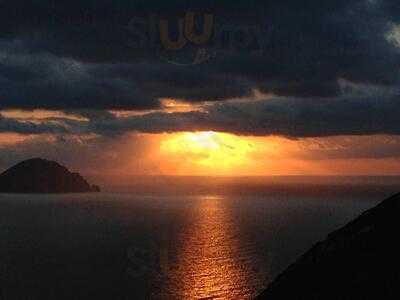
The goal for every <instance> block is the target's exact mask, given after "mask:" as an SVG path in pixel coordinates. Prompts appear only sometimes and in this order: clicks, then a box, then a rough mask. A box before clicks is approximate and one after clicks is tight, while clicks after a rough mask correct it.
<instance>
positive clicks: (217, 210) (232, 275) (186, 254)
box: [167, 196, 260, 299]
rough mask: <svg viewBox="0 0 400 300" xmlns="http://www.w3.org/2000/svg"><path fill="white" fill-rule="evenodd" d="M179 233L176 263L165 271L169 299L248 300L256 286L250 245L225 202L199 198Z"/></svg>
mask: <svg viewBox="0 0 400 300" xmlns="http://www.w3.org/2000/svg"><path fill="white" fill-rule="evenodd" d="M196 203H197V204H196V205H195V206H194V207H193V210H192V211H191V215H190V216H188V219H190V220H191V223H190V225H189V226H187V227H185V228H183V229H182V232H181V233H180V236H179V240H180V244H179V249H178V256H177V259H176V263H175V264H174V265H173V266H170V268H169V271H168V272H169V274H168V276H167V277H168V279H167V281H168V283H167V289H168V294H169V297H168V298H171V299H203V298H206V299H251V298H252V297H254V295H252V292H254V290H257V289H255V288H254V286H255V285H258V284H260V282H259V281H258V280H257V276H255V274H254V270H253V267H254V261H252V260H251V257H252V255H251V253H252V248H251V245H246V243H245V242H244V241H243V240H240V232H239V229H238V226H237V224H236V222H235V220H234V217H233V216H232V214H230V211H229V209H228V208H227V201H225V199H223V198H221V197H215V196H208V197H202V198H199V199H198V201H196Z"/></svg>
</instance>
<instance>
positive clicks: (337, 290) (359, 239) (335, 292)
mask: <svg viewBox="0 0 400 300" xmlns="http://www.w3.org/2000/svg"><path fill="white" fill-rule="evenodd" d="M399 232H400V194H397V195H395V196H393V197H391V198H389V199H387V200H385V201H383V202H382V203H380V204H379V205H378V206H376V207H374V208H372V209H370V210H368V211H366V212H365V213H364V214H362V215H361V216H360V217H358V218H357V219H355V220H354V221H352V222H350V223H349V224H347V225H346V226H344V227H343V228H341V229H339V230H337V231H335V232H333V233H331V234H330V235H328V237H327V239H326V240H325V241H323V242H320V243H317V244H316V245H315V246H314V247H313V248H311V250H309V251H308V252H306V253H305V254H304V255H303V256H302V257H300V258H299V259H298V260H297V261H296V262H295V263H294V264H292V265H291V266H290V267H289V268H288V269H287V270H286V271H284V272H283V273H282V274H281V275H280V276H278V277H277V279H276V280H275V281H273V282H272V283H271V284H270V285H269V287H268V288H267V290H266V291H264V292H263V293H262V294H261V295H260V296H259V297H258V298H257V299H268V300H274V299H307V300H310V299H400V259H399V257H400V251H399V250H400V246H399V245H400V243H399V242H400V240H399V235H398V234H399Z"/></svg>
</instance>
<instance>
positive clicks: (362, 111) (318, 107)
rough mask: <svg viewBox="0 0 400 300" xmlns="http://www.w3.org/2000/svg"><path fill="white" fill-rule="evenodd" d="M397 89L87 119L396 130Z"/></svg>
mask: <svg viewBox="0 0 400 300" xmlns="http://www.w3.org/2000/svg"><path fill="white" fill-rule="evenodd" d="M399 100H400V99H399V95H396V94H394V95H390V96H389V95H385V96H379V97H377V96H369V97H357V96H353V97H345V96H342V97H337V98H323V99H310V98H287V97H285V98H283V97H275V98H270V99H267V100H256V101H249V100H248V101H231V102H222V103H215V104H213V105H209V106H207V107H206V108H205V111H195V112H182V113H179V112H177V113H163V112H156V113H149V114H144V115H140V116H133V117H126V118H115V119H109V120H104V119H102V120H100V121H96V120H95V119H93V120H92V121H91V122H90V124H88V126H89V128H90V130H93V131H94V132H97V133H101V134H118V133H121V132H126V131H138V132H146V133H161V132H175V131H208V130H213V131H222V132H231V133H235V134H240V135H259V136H262V135H280V136H285V137H290V138H304V137H324V136H337V135H372V134H388V135H399V134H400V126H399V125H398V116H399V114H400V105H399Z"/></svg>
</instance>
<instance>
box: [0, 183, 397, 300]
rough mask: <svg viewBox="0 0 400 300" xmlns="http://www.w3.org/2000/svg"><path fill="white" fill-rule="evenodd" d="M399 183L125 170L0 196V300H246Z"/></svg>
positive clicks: (391, 191) (373, 204)
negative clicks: (94, 186)
mask: <svg viewBox="0 0 400 300" xmlns="http://www.w3.org/2000/svg"><path fill="white" fill-rule="evenodd" d="M98 180H99V181H102V179H98ZM399 180H400V178H398V177H254V178H253V177H237V178H228V177H226V178H212V177H168V176H165V177H132V178H130V179H126V180H121V181H120V182H121V183H120V184H114V185H107V180H106V179H104V182H102V188H103V191H102V192H101V193H91V194H60V195H39V194H35V195H30V194H26V195H11V194H0V299H5V300H8V299H18V300H24V299H27V300H28V299H29V300H32V299H40V300H42V299H85V300H86V299H254V298H255V297H256V296H257V295H258V294H259V293H260V292H261V291H263V290H264V289H265V288H266V287H267V286H268V284H269V283H270V282H271V281H272V280H273V279H274V278H275V277H276V276H277V275H278V274H279V273H280V272H282V271H283V270H284V269H285V268H287V267H288V266H289V265H290V264H291V263H293V262H294V261H295V260H296V258H298V257H299V256H300V255H301V254H302V253H304V252H305V251H306V250H307V249H309V248H310V247H311V246H312V245H314V244H315V243H317V242H318V241H321V240H323V239H325V237H326V235H327V234H328V233H330V232H331V231H333V230H335V229H338V228H340V227H341V226H343V225H345V224H346V223H348V222H349V221H351V220H352V219H353V218H355V217H357V216H358V215H360V214H361V213H363V212H364V211H365V210H367V209H369V208H372V207H373V206H375V205H376V204H378V203H379V202H380V201H381V200H383V199H384V198H386V197H388V196H391V195H392V194H394V193H396V192H399V191H400V187H399V186H398V183H399Z"/></svg>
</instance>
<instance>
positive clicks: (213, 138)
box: [160, 131, 255, 173]
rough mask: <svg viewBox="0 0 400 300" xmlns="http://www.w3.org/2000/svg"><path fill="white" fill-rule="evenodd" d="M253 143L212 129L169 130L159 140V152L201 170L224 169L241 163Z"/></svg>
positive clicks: (224, 170)
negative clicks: (169, 132) (172, 132)
mask: <svg viewBox="0 0 400 300" xmlns="http://www.w3.org/2000/svg"><path fill="white" fill-rule="evenodd" d="M254 147H255V146H254V144H253V143H251V142H249V141H247V140H246V139H244V138H241V137H239V136H236V135H233V134H227V133H220V132H214V131H206V132H183V133H178V134H173V135H171V136H169V137H168V138H167V139H165V140H163V141H162V142H161V147H160V148H161V152H163V153H165V154H167V155H168V156H169V157H171V156H173V157H175V159H176V160H179V161H180V162H185V164H186V165H188V164H189V165H192V166H193V167H201V168H202V169H203V170H204V171H207V170H208V171H210V172H213V173H227V172H228V171H230V170H234V169H235V168H237V167H239V166H242V165H245V164H247V163H248V162H249V160H250V157H249V155H250V153H251V152H252V151H254Z"/></svg>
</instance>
